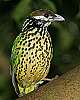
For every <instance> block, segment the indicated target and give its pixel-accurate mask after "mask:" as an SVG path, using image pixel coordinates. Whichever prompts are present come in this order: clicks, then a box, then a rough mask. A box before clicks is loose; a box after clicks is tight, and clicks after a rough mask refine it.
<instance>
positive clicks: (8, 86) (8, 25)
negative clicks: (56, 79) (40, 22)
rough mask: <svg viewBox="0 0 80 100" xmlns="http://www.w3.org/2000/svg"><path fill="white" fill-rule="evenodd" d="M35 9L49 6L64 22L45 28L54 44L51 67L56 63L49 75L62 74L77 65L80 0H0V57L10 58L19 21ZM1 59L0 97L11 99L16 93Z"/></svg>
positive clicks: (79, 47)
mask: <svg viewBox="0 0 80 100" xmlns="http://www.w3.org/2000/svg"><path fill="white" fill-rule="evenodd" d="M36 9H50V10H52V11H54V12H56V13H58V14H60V15H62V16H63V17H64V18H65V22H62V23H54V24H52V25H51V26H49V28H48V30H49V33H50V34H51V38H52V40H53V41H52V42H53V47H54V57H53V59H52V64H51V68H53V67H52V66H55V70H54V71H53V70H52V72H51V70H50V73H49V76H50V77H51V76H53V74H62V73H65V72H66V71H68V70H69V69H71V68H73V67H74V66H75V65H77V64H80V0H76V1H75V0H0V52H1V53H2V55H0V58H1V59H2V56H3V59H5V55H6V56H7V58H8V59H9V60H10V54H11V48H12V45H13V41H14V39H15V38H16V36H17V35H18V34H19V33H20V32H21V27H22V23H23V22H24V20H25V18H26V16H27V15H30V13H31V12H32V11H34V10H36ZM4 54H5V55H4ZM1 62H2V61H1ZM1 62H0V100H14V99H15V98H16V95H15V92H14V88H13V86H12V83H11V79H10V76H8V75H9V73H8V74H7V75H5V71H4V70H5V69H6V68H7V69H8V67H9V66H8V67H7V64H5V65H4V69H3V65H2V64H1ZM4 63H5V61H4V60H3V64H4ZM8 70H9V69H8ZM53 72H54V73H53ZM55 72H56V73H55ZM7 76H8V77H7ZM12 98H13V99H12Z"/></svg>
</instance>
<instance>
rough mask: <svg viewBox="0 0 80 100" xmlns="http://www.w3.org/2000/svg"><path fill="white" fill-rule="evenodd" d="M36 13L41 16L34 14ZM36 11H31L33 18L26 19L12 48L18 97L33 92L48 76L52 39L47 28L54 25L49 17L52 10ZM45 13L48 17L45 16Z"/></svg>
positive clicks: (12, 62)
mask: <svg viewBox="0 0 80 100" xmlns="http://www.w3.org/2000/svg"><path fill="white" fill-rule="evenodd" d="M35 12H36V16H38V17H35ZM35 12H33V13H32V14H33V16H34V17H33V16H28V17H27V18H26V21H25V22H24V24H23V28H22V33H20V34H19V36H17V38H16V39H15V41H14V43H13V47H12V54H11V64H12V82H13V85H14V88H15V91H16V93H17V94H18V95H19V96H22V95H24V94H27V93H29V92H31V91H33V90H34V89H35V88H36V87H37V84H38V83H39V82H40V81H42V80H44V79H45V77H46V76H47V74H48V72H49V68H50V62H51V59H52V56H53V48H52V41H51V37H50V34H49V33H48V31H47V27H48V25H50V24H51V22H50V21H48V16H50V15H52V12H50V11H47V10H39V11H35ZM40 13H41V18H39V16H40V15H39V14H40ZM43 14H44V15H43ZM45 15H47V16H46V17H44V16H45ZM53 15H54V14H53ZM54 16H55V15H54ZM42 18H43V19H42Z"/></svg>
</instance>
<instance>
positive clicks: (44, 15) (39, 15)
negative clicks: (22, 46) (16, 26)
mask: <svg viewBox="0 0 80 100" xmlns="http://www.w3.org/2000/svg"><path fill="white" fill-rule="evenodd" d="M64 20H65V19H64V18H63V17H62V16H60V15H58V14H55V13H53V12H52V11H50V10H42V9H40V10H36V11H33V12H32V13H31V16H27V19H26V20H25V22H24V24H23V27H22V32H24V31H26V30H29V29H30V28H31V27H42V26H43V25H44V26H45V27H48V26H49V25H50V24H51V22H54V21H64Z"/></svg>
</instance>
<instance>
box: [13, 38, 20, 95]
mask: <svg viewBox="0 0 80 100" xmlns="http://www.w3.org/2000/svg"><path fill="white" fill-rule="evenodd" d="M19 40H20V36H18V37H17V38H16V40H15V41H14V43H13V47H12V54H11V75H12V83H13V86H14V88H15V92H16V93H17V94H18V93H19V89H18V82H17V79H16V67H17V64H18V63H19V62H20V60H19V58H20V57H19V50H20V49H19V48H20V45H19V43H18V41H19Z"/></svg>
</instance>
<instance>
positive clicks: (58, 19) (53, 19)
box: [50, 14, 65, 22]
mask: <svg viewBox="0 0 80 100" xmlns="http://www.w3.org/2000/svg"><path fill="white" fill-rule="evenodd" d="M50 21H51V22H53V21H65V19H64V18H63V17H62V16H60V15H58V14H55V16H52V18H50Z"/></svg>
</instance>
